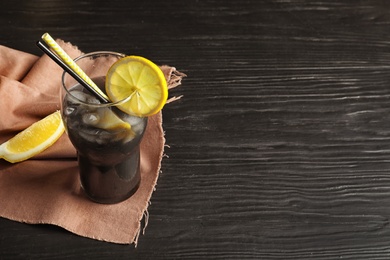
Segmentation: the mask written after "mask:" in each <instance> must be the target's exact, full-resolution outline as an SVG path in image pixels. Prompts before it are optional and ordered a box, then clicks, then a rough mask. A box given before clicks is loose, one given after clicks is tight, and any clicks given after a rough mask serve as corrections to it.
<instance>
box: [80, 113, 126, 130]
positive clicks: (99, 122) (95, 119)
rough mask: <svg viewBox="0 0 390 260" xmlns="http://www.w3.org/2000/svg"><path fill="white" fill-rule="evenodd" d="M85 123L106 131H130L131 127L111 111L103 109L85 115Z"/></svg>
mask: <svg viewBox="0 0 390 260" xmlns="http://www.w3.org/2000/svg"><path fill="white" fill-rule="evenodd" d="M83 122H84V123H85V124H87V125H91V126H94V127H97V128H100V129H105V130H109V131H112V130H130V129H131V125H130V124H129V123H128V122H125V121H123V120H122V119H120V118H119V117H118V116H117V115H116V114H115V113H114V112H113V111H111V109H108V108H102V109H99V110H98V111H97V112H94V113H85V114H84V115H83Z"/></svg>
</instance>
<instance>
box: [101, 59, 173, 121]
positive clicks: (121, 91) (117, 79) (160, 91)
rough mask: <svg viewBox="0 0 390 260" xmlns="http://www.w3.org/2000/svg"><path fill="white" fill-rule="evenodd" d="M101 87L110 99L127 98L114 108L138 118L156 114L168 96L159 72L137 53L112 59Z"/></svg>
mask: <svg viewBox="0 0 390 260" xmlns="http://www.w3.org/2000/svg"><path fill="white" fill-rule="evenodd" d="M105 88H106V93H107V95H108V97H109V98H110V99H111V101H112V102H117V101H121V100H124V99H126V98H129V100H128V101H127V102H125V103H123V104H121V105H120V106H118V108H119V109H121V110H122V111H123V112H125V113H127V114H131V115H136V116H139V117H146V116H151V115H153V114H156V113H157V112H159V111H160V110H161V109H162V108H163V106H164V105H165V103H166V101H167V98H168V87H167V82H166V80H165V77H164V74H163V72H162V71H161V69H160V68H159V67H158V66H157V65H156V64H154V63H153V62H152V61H150V60H148V59H146V58H143V57H140V56H127V57H124V58H122V59H119V60H118V61H116V62H115V63H114V64H113V65H112V66H111V68H110V69H109V71H108V73H107V75H106V83H105Z"/></svg>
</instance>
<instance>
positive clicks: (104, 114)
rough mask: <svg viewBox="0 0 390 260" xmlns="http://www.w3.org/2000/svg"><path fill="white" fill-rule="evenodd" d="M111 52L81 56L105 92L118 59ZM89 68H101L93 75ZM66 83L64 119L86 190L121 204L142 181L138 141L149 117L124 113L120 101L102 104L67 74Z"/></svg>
mask: <svg viewBox="0 0 390 260" xmlns="http://www.w3.org/2000/svg"><path fill="white" fill-rule="evenodd" d="M112 56H115V55H113V54H107V53H103V54H102V53H100V52H99V53H94V54H93V55H91V54H86V55H84V56H82V57H81V58H79V60H81V61H82V60H84V59H87V61H88V62H91V63H90V64H88V62H86V63H82V64H79V66H80V67H81V68H82V69H83V70H84V71H86V72H88V73H90V74H92V75H89V76H90V78H92V79H93V81H94V82H95V83H96V85H97V86H98V87H100V88H101V89H102V90H103V91H104V79H105V77H104V76H105V73H106V72H107V70H108V68H109V67H110V64H112V63H113V62H115V61H116V60H117V58H115V57H114V58H113V57H112ZM118 58H119V57H118ZM96 59H104V60H96ZM111 60H112V62H111ZM107 61H110V62H107ZM99 64H100V65H99ZM85 66H87V67H86V68H85ZM88 66H91V67H93V66H95V67H96V66H100V67H99V69H98V70H95V69H93V71H92V72H94V73H91V72H89V70H88ZM101 66H106V67H107V68H105V69H102V68H101ZM88 73H87V74H88ZM63 86H64V87H63V91H62V92H63V94H62V109H61V111H62V118H63V121H64V124H65V127H66V131H67V134H68V136H69V139H70V140H71V142H72V144H73V145H74V147H75V148H76V150H77V156H78V163H79V169H80V181H81V186H82V188H83V189H84V191H85V193H86V194H87V196H88V197H89V198H90V199H92V200H93V201H96V202H99V203H117V202H120V201H123V200H125V199H127V198H129V197H130V196H131V195H132V194H133V193H134V192H135V191H136V190H137V189H138V186H139V184H140V181H141V175H140V142H141V139H142V137H143V134H144V131H145V128H146V125H147V118H146V117H137V116H133V115H129V114H126V113H124V112H122V111H121V110H119V109H118V105H120V104H121V102H117V103H101V102H100V101H99V100H98V99H97V98H96V97H95V96H94V95H92V94H91V93H89V92H88V90H86V89H85V88H84V87H82V86H81V85H80V84H78V83H77V82H74V80H73V79H72V78H71V77H70V76H69V75H67V74H66V73H64V76H63Z"/></svg>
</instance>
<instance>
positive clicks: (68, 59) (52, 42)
mask: <svg viewBox="0 0 390 260" xmlns="http://www.w3.org/2000/svg"><path fill="white" fill-rule="evenodd" d="M42 40H43V41H44V42H45V43H46V44H47V45H48V46H49V47H50V48H51V49H52V50H53V51H54V52H55V53H56V54H57V55H58V56H59V57H60V58H61V59H62V60H63V61H64V62H65V63H66V65H68V66H69V67H70V68H71V69H72V70H73V71H74V72H75V73H77V75H79V76H80V77H81V78H82V79H83V80H84V81H85V82H87V83H88V85H90V86H91V87H92V88H93V89H95V90H96V92H98V93H99V94H100V95H101V96H102V97H104V98H105V99H106V100H110V99H109V98H108V97H107V95H106V94H104V93H103V91H101V90H100V88H99V87H98V86H96V84H95V83H94V82H93V81H92V80H91V79H90V78H89V77H88V76H87V74H85V72H84V71H83V70H82V69H81V68H80V67H79V66H78V65H77V64H76V62H74V61H73V60H72V58H71V57H69V55H68V54H67V53H66V52H65V51H64V50H63V49H62V48H61V46H60V45H58V44H57V42H56V41H55V40H54V39H53V38H52V37H51V36H50V34H48V33H45V34H43V35H42Z"/></svg>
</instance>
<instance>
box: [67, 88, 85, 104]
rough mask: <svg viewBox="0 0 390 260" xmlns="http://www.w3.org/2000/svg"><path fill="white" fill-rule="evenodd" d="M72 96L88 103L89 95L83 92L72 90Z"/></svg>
mask: <svg viewBox="0 0 390 260" xmlns="http://www.w3.org/2000/svg"><path fill="white" fill-rule="evenodd" d="M70 94H71V95H72V96H73V97H75V98H76V99H78V100H79V101H82V102H86V101H87V95H86V94H85V93H84V92H82V91H79V90H72V91H71V92H70ZM75 101H76V100H75Z"/></svg>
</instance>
